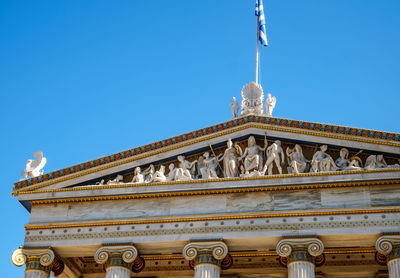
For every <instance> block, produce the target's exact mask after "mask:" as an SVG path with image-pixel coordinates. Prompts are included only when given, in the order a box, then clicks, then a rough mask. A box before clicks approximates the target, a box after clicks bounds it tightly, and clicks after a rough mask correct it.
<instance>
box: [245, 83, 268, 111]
mask: <svg viewBox="0 0 400 278" xmlns="http://www.w3.org/2000/svg"><path fill="white" fill-rule="evenodd" d="M263 102H264V92H263V89H262V87H261V85H260V84H256V83H255V82H250V83H249V84H248V85H246V86H244V87H243V89H242V107H241V108H242V112H241V113H240V115H248V114H256V115H261V114H262V113H263V111H264V107H263Z"/></svg>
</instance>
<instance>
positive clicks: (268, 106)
mask: <svg viewBox="0 0 400 278" xmlns="http://www.w3.org/2000/svg"><path fill="white" fill-rule="evenodd" d="M275 104H276V97H273V96H271V94H268V95H267V99H266V100H265V111H266V114H267V117H272V111H274V108H275Z"/></svg>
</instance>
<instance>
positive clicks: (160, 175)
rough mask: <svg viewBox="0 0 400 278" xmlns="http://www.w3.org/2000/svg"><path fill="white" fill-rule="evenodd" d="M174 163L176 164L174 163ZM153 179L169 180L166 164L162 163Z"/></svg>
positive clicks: (159, 180) (155, 180)
mask: <svg viewBox="0 0 400 278" xmlns="http://www.w3.org/2000/svg"><path fill="white" fill-rule="evenodd" d="M172 165H174V164H172ZM153 181H154V182H165V181H167V177H166V176H165V166H164V165H161V166H160V169H158V171H156V172H155V173H154V176H153Z"/></svg>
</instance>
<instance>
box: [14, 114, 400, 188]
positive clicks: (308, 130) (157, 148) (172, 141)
mask: <svg viewBox="0 0 400 278" xmlns="http://www.w3.org/2000/svg"><path fill="white" fill-rule="evenodd" d="M250 136H254V137H255V139H256V143H257V145H259V146H260V147H264V140H265V139H266V140H267V141H268V145H271V144H272V143H273V142H274V141H276V140H279V141H281V145H282V148H283V150H284V151H285V150H286V149H287V148H289V149H293V148H294V146H295V145H296V144H298V145H299V146H301V148H302V151H303V154H304V157H305V158H306V159H307V160H309V161H311V160H312V157H313V155H314V153H315V152H316V151H318V150H319V147H320V146H321V145H327V146H328V150H327V151H326V153H327V154H329V155H330V156H331V157H332V159H333V160H336V159H337V158H338V157H339V156H340V149H342V148H346V149H347V150H348V158H354V157H356V159H357V160H358V161H359V165H358V167H360V170H364V167H365V163H366V161H367V159H368V157H370V156H371V155H380V154H381V155H383V157H384V160H385V162H386V163H387V165H395V164H397V163H399V162H398V159H399V158H400V134H395V133H388V132H379V131H372V130H365V129H357V128H349V127H341V126H334V125H328V124H319V123H310V122H302V121H295V120H287V119H278V118H270V117H263V116H252V115H249V116H244V117H240V118H235V119H232V120H231V121H228V122H224V123H221V124H217V125H214V126H211V127H207V128H203V129H200V130H196V131H192V132H189V133H186V134H182V135H179V136H175V137H172V138H169V139H166V140H161V141H158V142H155V143H151V144H148V145H145V146H141V147H136V148H133V149H130V150H127V151H123V152H120V153H117V154H113V155H110V156H106V157H102V158H99V159H95V160H92V161H88V162H85V163H81V164H78V165H75V166H72V167H68V168H65V169H61V170H58V171H54V172H50V173H47V174H44V175H42V176H39V177H35V178H31V179H27V180H23V181H19V182H16V183H15V187H14V190H13V194H14V195H19V194H20V193H21V192H27V191H33V190H41V191H43V190H52V189H61V188H70V187H82V186H92V185H96V184H98V186H101V185H102V184H107V182H108V183H109V184H108V185H110V186H112V185H113V184H114V185H115V184H120V183H124V184H125V183H127V184H129V183H131V182H132V179H133V176H134V170H135V168H137V167H140V168H141V170H144V169H146V168H148V167H149V166H150V165H154V169H155V170H158V169H160V166H164V167H165V169H166V170H165V172H166V174H168V166H169V165H170V164H174V165H175V166H178V164H179V162H178V161H177V158H178V156H184V157H185V160H187V161H189V162H193V161H194V160H199V158H201V157H203V154H204V153H205V152H209V153H210V154H211V156H212V155H213V153H215V155H217V156H218V155H220V154H222V153H223V152H224V151H225V149H226V144H227V141H228V139H231V140H232V142H233V143H234V144H236V145H238V146H239V147H240V148H241V149H242V151H244V150H245V148H246V146H247V144H248V139H249V137H250ZM263 156H264V161H265V160H266V159H267V157H266V154H265V153H263ZM285 156H286V152H285ZM288 166H289V165H287V161H286V164H284V165H283V168H282V169H283V173H282V174H288V169H287V167H288ZM222 168H223V167H222V165H219V166H218V169H217V172H218V175H219V177H220V178H223V173H222V171H223V169H222ZM393 168H395V167H393ZM272 174H273V175H275V174H279V173H278V172H277V169H274V170H273V173H272ZM331 174H332V173H331ZM192 175H193V177H192V178H193V179H197V178H200V177H201V176H200V174H199V171H198V169H197V170H193V174H192ZM117 177H118V181H115V182H112V180H115V179H116V178H117ZM238 178H240V177H238Z"/></svg>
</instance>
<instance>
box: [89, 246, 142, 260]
mask: <svg viewBox="0 0 400 278" xmlns="http://www.w3.org/2000/svg"><path fill="white" fill-rule="evenodd" d="M111 256H121V259H122V260H123V261H124V262H125V263H133V261H135V260H136V258H137V256H138V251H137V249H136V247H134V246H132V245H118V246H103V247H100V248H99V249H98V250H97V251H96V253H95V254H94V259H95V261H96V262H97V263H99V264H104V263H106V262H107V261H108V259H109V258H110V257H111Z"/></svg>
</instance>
